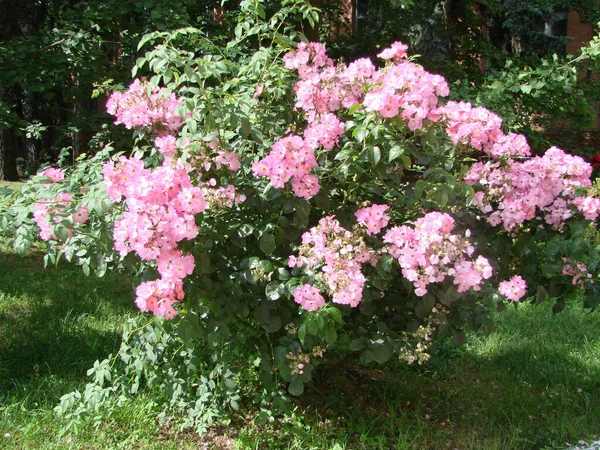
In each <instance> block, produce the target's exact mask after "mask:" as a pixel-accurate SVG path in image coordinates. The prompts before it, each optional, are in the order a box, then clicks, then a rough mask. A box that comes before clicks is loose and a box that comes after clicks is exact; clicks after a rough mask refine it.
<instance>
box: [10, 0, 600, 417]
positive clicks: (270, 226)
mask: <svg viewBox="0 0 600 450" xmlns="http://www.w3.org/2000/svg"><path fill="white" fill-rule="evenodd" d="M243 3H244V7H245V10H244V11H245V13H244V16H243V17H242V18H240V21H239V23H238V25H237V28H236V29H235V37H234V38H233V39H232V41H231V42H230V43H229V44H228V45H227V46H226V47H224V48H223V47H220V46H217V45H213V44H211V42H210V41H207V39H206V38H205V37H204V36H203V35H202V33H201V32H200V31H199V30H193V29H183V30H178V31H176V32H173V33H154V34H152V35H149V36H147V37H146V38H145V39H144V40H143V41H142V42H141V43H140V48H143V47H144V46H145V45H146V44H147V43H148V42H153V43H154V47H153V48H152V49H150V50H148V51H146V53H145V55H144V56H143V57H141V58H139V59H138V61H137V66H136V72H139V73H145V74H146V75H147V78H146V79H136V80H135V81H134V82H133V83H132V85H131V86H130V87H129V89H128V90H127V91H126V92H124V93H115V94H113V96H112V97H111V99H110V101H109V104H108V108H109V112H110V113H111V114H113V115H114V116H115V118H116V123H120V124H123V125H125V127H127V128H128V129H129V128H131V129H133V130H134V133H135V138H136V146H135V148H134V149H131V150H128V151H125V152H119V153H115V152H114V151H112V149H111V148H110V147H109V146H104V149H103V150H102V151H101V152H99V153H97V154H96V155H95V156H94V157H91V158H84V159H83V160H81V161H80V162H79V164H78V165H76V166H75V167H74V168H72V169H69V170H67V171H66V173H63V172H60V171H56V170H54V169H47V170H45V171H43V172H41V173H40V174H39V175H38V176H37V177H34V180H33V182H32V183H31V184H30V185H28V186H27V187H26V188H24V190H23V191H22V192H21V194H20V195H19V196H18V197H13V200H12V201H5V202H3V206H2V209H1V210H0V214H1V216H0V228H1V229H2V230H3V231H4V232H5V233H6V234H7V236H8V237H9V240H11V241H12V243H13V244H14V245H15V246H16V247H18V248H24V247H25V246H26V244H27V243H28V242H32V241H33V240H34V236H33V234H34V231H35V230H36V224H37V227H38V229H37V232H38V233H39V232H40V230H41V235H40V236H41V238H42V239H44V240H45V241H46V242H47V244H48V247H47V248H48V251H49V253H48V256H47V261H48V262H57V261H58V259H60V257H61V256H62V255H64V256H65V257H66V258H67V259H68V260H75V261H76V262H77V263H78V264H80V265H81V266H82V267H83V269H84V271H86V273H89V272H90V271H91V270H94V271H96V272H98V273H99V274H102V273H103V272H104V271H105V270H106V269H107V268H117V269H118V268H126V267H127V268H129V269H132V270H133V272H134V273H135V274H136V276H137V279H138V284H137V289H136V299H135V302H136V304H137V306H138V307H139V309H140V310H141V311H148V312H150V313H152V314H153V315H154V316H158V317H163V318H164V319H161V320H159V321H156V322H152V323H151V324H150V325H147V326H146V327H145V328H144V329H143V331H141V332H138V333H137V334H136V333H134V332H128V333H127V334H126V339H125V341H124V344H123V346H122V349H121V351H120V353H119V355H117V356H118V357H115V358H114V359H112V360H111V361H112V362H111V363H110V364H109V362H108V360H107V361H105V362H103V363H98V364H97V365H96V366H95V367H94V368H93V369H92V370H91V371H90V374H91V375H94V377H95V378H94V382H92V383H91V384H90V385H88V388H86V391H85V392H84V393H83V394H81V393H79V392H76V393H73V394H70V395H67V396H65V397H64V398H63V402H62V404H61V406H60V407H59V410H60V411H62V412H70V413H71V414H80V413H82V412H85V411H88V410H89V409H94V408H96V407H97V404H99V403H102V402H103V401H107V399H108V398H118V399H122V397H123V395H131V394H134V393H136V392H137V391H138V389H139V387H140V386H141V385H144V384H145V385H148V386H149V387H156V388H159V390H160V391H161V395H165V396H166V399H167V400H168V401H167V402H166V403H167V404H168V406H169V408H172V410H171V411H173V410H177V411H182V410H183V411H186V412H187V414H186V417H187V419H186V424H204V423H206V422H207V421H210V420H212V419H213V418H214V417H215V416H216V415H218V414H221V413H222V412H223V411H224V410H225V409H226V408H224V407H223V405H225V406H226V407H231V408H234V409H237V408H239V406H240V404H239V403H240V401H243V402H252V401H254V402H255V403H256V406H255V409H256V410H257V411H260V412H261V413H262V414H263V415H264V416H265V417H267V416H269V415H271V414H274V413H275V412H276V411H279V410H281V408H283V407H284V406H285V404H286V403H287V393H289V394H292V395H300V394H302V392H303V391H304V388H305V385H306V384H310V383H314V382H323V381H324V380H325V379H326V378H327V377H328V376H330V374H331V373H334V372H335V367H336V365H337V364H340V363H341V362H344V361H348V358H354V357H355V358H358V360H359V361H360V362H361V363H363V364H369V363H384V362H386V361H387V360H388V359H389V358H391V357H393V356H394V355H404V356H406V355H407V353H406V349H407V345H409V343H410V342H413V343H414V342H415V340H418V339H420V338H422V337H423V336H427V339H429V337H430V335H431V334H435V335H448V334H450V335H452V336H453V338H454V341H455V342H456V343H461V342H462V341H463V340H464V332H463V328H464V327H465V326H468V327H470V328H472V329H474V330H477V329H480V328H481V327H484V328H486V329H487V330H488V331H489V330H490V329H491V327H492V323H491V321H490V318H489V317H488V311H489V310H490V309H491V308H502V307H503V305H504V304H506V303H513V302H518V301H519V300H523V299H525V298H526V297H527V296H529V297H532V298H533V299H534V301H542V300H544V299H545V298H546V297H551V298H553V299H555V300H556V302H557V303H556V308H555V310H557V311H558V310H560V309H562V307H564V304H565V300H566V299H567V298H569V296H570V295H572V294H574V293H576V294H578V293H579V292H580V291H584V292H585V301H586V304H587V306H589V307H596V305H597V304H598V298H599V297H598V286H597V283H596V279H595V276H594V275H593V274H594V273H595V271H596V268H597V264H598V251H597V243H596V229H595V223H594V222H595V220H596V218H597V216H598V211H599V208H600V199H598V198H596V197H595V196H594V189H592V183H591V180H590V176H591V173H592V167H591V166H590V165H589V164H588V163H587V162H585V161H584V160H583V159H581V158H579V157H575V156H571V155H568V154H565V153H564V152H563V151H562V150H560V149H558V148H551V149H550V150H548V151H547V152H546V153H544V154H543V155H531V153H530V150H529V146H528V144H527V140H526V138H525V137H524V136H521V135H517V134H514V133H509V134H506V133H505V132H504V131H503V128H502V120H501V118H500V117H498V116H497V115H495V114H494V113H492V112H490V111H488V110H487V109H485V108H483V107H473V106H472V105H470V104H468V103H465V102H455V101H445V100H444V97H446V96H447V95H448V93H449V87H448V85H447V83H446V82H445V80H444V79H443V77H441V76H439V75H434V74H431V73H428V72H427V71H426V70H425V69H424V68H423V67H421V66H419V65H418V64H417V63H415V62H414V61H413V60H411V58H410V57H408V53H407V48H406V46H405V45H403V44H401V43H395V44H394V45H393V46H391V47H390V48H388V49H385V50H383V51H382V52H381V53H380V54H379V57H380V61H379V62H375V61H371V60H369V59H360V60H357V61H354V62H351V63H350V64H343V63H336V62H334V61H333V60H331V59H330V58H329V57H328V56H327V54H326V50H325V47H324V46H323V45H322V44H319V43H307V42H304V41H302V40H301V39H300V38H301V35H298V34H297V33H295V32H294V31H293V30H294V27H295V26H296V22H295V21H296V20H297V19H302V18H303V19H305V20H315V18H316V16H315V14H316V11H315V10H314V9H312V8H311V7H310V6H308V5H306V4H304V3H301V2H284V3H285V4H284V7H283V8H282V9H281V10H280V11H278V12H276V13H275V14H274V15H273V16H271V17H267V16H266V13H265V11H264V10H263V9H262V7H261V5H260V4H259V3H258V4H257V3H256V2H243ZM198 49H202V51H201V52H200V51H199V50H198ZM63 175H64V178H63ZM34 211H35V212H34ZM177 342H180V343H181V345H182V346H183V347H180V346H178V345H177ZM181 348H183V349H184V350H181ZM407 359H409V360H410V361H412V360H414V359H415V358H414V355H412V354H410V351H409V356H408V357H407ZM116 361H119V364H120V366H119V365H117V366H115V365H114V364H115V362H116ZM119 367H120V368H119ZM119 371H120V372H119ZM119 374H120V375H119ZM249 386H254V388H251V387H249ZM256 386H261V387H260V388H257V387H256ZM113 394H120V396H117V395H113ZM119 401H120V400H119ZM82 405H83V406H82ZM219 405H220V406H219ZM73 411H75V412H73Z"/></svg>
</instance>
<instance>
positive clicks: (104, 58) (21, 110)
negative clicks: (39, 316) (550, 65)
mask: <svg viewBox="0 0 600 450" xmlns="http://www.w3.org/2000/svg"><path fill="white" fill-rule="evenodd" d="M267 3H268V5H267V7H268V8H267V9H271V10H274V9H276V8H277V6H278V4H279V2H277V1H274V0H271V1H268V2H267ZM311 3H313V4H314V5H316V6H319V7H322V8H323V11H324V15H323V18H322V21H321V29H320V32H321V36H322V38H323V39H325V40H327V39H330V38H331V37H332V36H335V40H331V39H330V40H331V42H329V43H328V47H329V48H330V53H331V54H332V56H340V57H345V58H347V59H353V58H356V57H359V56H373V55H374V54H376V53H377V52H378V51H379V50H380V49H381V48H383V47H385V46H386V45H388V44H389V43H391V42H393V41H396V40H402V41H404V42H406V43H409V44H410V45H411V50H412V51H413V52H417V53H419V54H421V55H422V56H421V59H420V60H419V61H420V62H421V63H422V64H423V65H425V66H426V68H427V69H428V70H430V71H433V72H437V73H441V74H443V75H444V76H446V77H447V78H448V79H449V80H450V81H455V80H468V81H469V82H470V83H475V84H476V83H477V82H479V80H480V79H481V77H482V76H483V75H484V73H485V71H486V70H487V71H489V70H493V69H494V68H495V67H496V68H497V67H502V66H503V64H504V62H505V61H506V59H507V58H509V57H511V58H514V57H518V58H530V57H532V56H539V55H543V54H545V53H548V52H555V51H558V52H560V51H561V48H564V39H563V38H561V37H553V36H549V35H548V34H547V33H545V32H544V29H543V27H544V24H546V23H553V21H558V20H559V19H560V17H562V16H561V14H563V12H564V11H568V10H572V9H574V10H577V11H578V12H579V13H580V14H581V15H582V16H583V17H585V18H587V19H588V20H589V21H590V22H592V23H594V21H597V20H598V19H599V17H598V16H599V13H598V8H597V6H596V5H595V2H594V1H593V0H546V1H543V0H529V1H516V0H487V1H486V2H476V1H474V0H444V1H439V0H422V1H412V0H356V1H355V7H356V11H357V12H358V15H359V17H356V18H355V20H354V24H355V25H356V26H357V29H356V30H355V31H354V33H352V34H350V33H348V31H349V30H350V29H351V28H352V25H351V24H350V23H343V19H341V18H340V12H341V11H342V8H341V6H342V3H348V1H344V2H342V0H338V1H335V0H332V1H323V0H313V1H312V2H311ZM218 4H219V2H217V1H216V0H85V1H78V0H0V180H18V179H19V178H20V177H26V176H27V175H29V174H31V173H34V172H35V171H36V170H37V168H38V167H39V165H40V164H42V163H47V162H54V161H56V160H57V159H58V158H63V159H65V160H66V161H75V160H76V158H77V157H78V155H80V154H82V153H87V152H89V151H90V149H89V142H90V139H91V138H92V137H93V136H95V135H97V133H98V132H99V131H102V130H103V124H106V123H107V122H108V121H109V118H108V117H107V116H106V114H105V112H104V103H105V99H106V96H105V94H106V87H107V86H109V85H110V86H115V85H117V86H118V85H119V84H121V85H127V84H128V83H129V81H130V78H131V76H130V70H131V67H132V66H133V63H134V62H135V60H136V58H137V57H138V56H139V55H138V54H137V51H136V47H137V43H138V42H139V40H140V38H141V36H142V35H143V34H145V33H147V32H150V31H157V30H169V29H176V28H182V27H186V26H194V27H199V28H202V29H203V30H204V31H205V32H206V33H207V35H209V36H211V37H212V38H213V39H218V36H219V35H223V36H226V35H227V34H228V33H230V27H229V26H228V24H229V23H234V22H235V21H234V20H229V21H228V14H227V12H228V11H229V12H230V14H231V15H234V14H235V9H236V8H238V7H239V2H238V1H233V0H230V1H228V2H226V3H225V7H224V8H216V7H217V5H218ZM563 15H564V14H563ZM532 24H537V27H532ZM299 26H303V27H304V31H305V32H306V34H307V35H308V36H309V37H310V38H311V39H315V38H317V37H318V35H319V33H318V31H319V30H311V29H309V28H308V27H306V24H299ZM332 27H337V29H342V30H345V31H346V33H345V35H343V34H340V33H337V34H335V33H332V32H331V30H332V29H333V28H332ZM540 27H541V28H540ZM516 42H518V43H519V45H518V46H517V45H515V43H516ZM483 60H485V61H487V63H486V64H488V67H487V68H485V67H482V61H483ZM105 130H106V129H105ZM105 132H106V133H109V131H105ZM112 132H113V133H114V132H115V131H114V130H113V131H112ZM106 138H107V139H114V136H106Z"/></svg>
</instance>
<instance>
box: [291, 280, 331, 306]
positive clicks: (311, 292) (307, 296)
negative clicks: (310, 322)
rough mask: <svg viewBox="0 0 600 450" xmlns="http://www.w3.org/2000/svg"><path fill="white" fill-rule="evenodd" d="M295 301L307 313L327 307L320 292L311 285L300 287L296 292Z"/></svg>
mask: <svg viewBox="0 0 600 450" xmlns="http://www.w3.org/2000/svg"><path fill="white" fill-rule="evenodd" d="M294 300H295V301H296V303H298V304H299V305H302V307H303V308H304V309H306V310H307V311H316V310H317V309H319V308H322V307H323V306H325V299H324V298H323V296H322V295H321V294H320V293H319V290H318V289H317V288H316V287H314V286H311V285H310V284H303V285H302V286H298V287H297V288H296V290H295V291H294Z"/></svg>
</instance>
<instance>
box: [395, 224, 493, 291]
mask: <svg viewBox="0 0 600 450" xmlns="http://www.w3.org/2000/svg"><path fill="white" fill-rule="evenodd" d="M453 228H454V219H453V218H452V217H451V216H450V215H448V214H444V213H439V212H432V213H428V214H426V215H425V216H423V217H421V218H420V219H418V220H417V221H416V222H415V223H414V226H413V227H410V226H406V225H403V226H396V227H393V228H391V229H390V230H389V231H388V232H387V233H386V234H385V236H384V237H383V241H384V242H386V243H387V244H389V246H388V247H387V249H386V250H385V251H387V252H388V253H389V254H390V255H392V256H393V257H394V258H396V259H397V260H398V263H399V264H400V267H401V268H402V274H403V275H404V277H405V278H406V279H407V280H409V281H411V282H412V283H413V285H414V286H415V288H416V289H415V294H416V295H418V296H420V297H421V296H424V295H425V294H426V293H427V286H428V285H429V284H431V283H436V282H437V283H439V282H442V281H444V279H445V278H446V277H447V276H452V277H453V278H454V284H456V285H458V288H457V290H458V292H466V291H468V290H469V289H473V290H475V291H478V290H480V285H481V284H482V283H483V280H484V279H488V278H490V277H491V276H492V267H491V266H490V264H489V262H488V260H487V259H486V258H484V257H483V256H478V257H477V259H475V260H472V258H471V257H472V255H473V253H474V251H475V249H474V248H473V246H472V245H471V244H470V243H469V241H468V240H467V238H468V237H469V235H470V233H468V232H467V233H466V235H465V237H461V236H458V235H455V234H451V231H452V229H453Z"/></svg>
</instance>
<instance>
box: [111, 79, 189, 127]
mask: <svg viewBox="0 0 600 450" xmlns="http://www.w3.org/2000/svg"><path fill="white" fill-rule="evenodd" d="M182 103H183V102H182V101H181V100H178V99H177V98H176V97H175V94H173V93H171V94H169V96H165V95H163V94H162V93H161V92H160V90H159V89H158V87H152V86H151V85H150V84H149V83H147V82H144V81H140V80H137V79H136V80H135V81H134V82H133V83H132V84H131V85H130V86H129V89H128V90H127V91H126V92H115V93H113V94H112V95H111V96H110V97H109V99H108V102H107V103H106V109H107V111H108V113H109V114H112V115H113V116H116V118H117V120H116V121H115V123H116V124H120V123H122V124H123V125H125V127H126V128H127V129H131V128H150V129H152V130H153V131H155V132H158V133H161V134H162V133H163V132H165V131H167V132H169V131H176V130H178V129H179V128H180V127H181V124H182V123H183V121H182V119H181V117H180V116H179V114H177V111H176V110H177V107H178V106H179V105H181V104H182Z"/></svg>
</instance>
